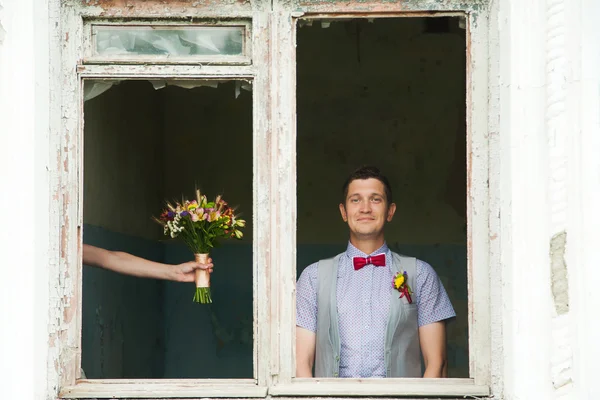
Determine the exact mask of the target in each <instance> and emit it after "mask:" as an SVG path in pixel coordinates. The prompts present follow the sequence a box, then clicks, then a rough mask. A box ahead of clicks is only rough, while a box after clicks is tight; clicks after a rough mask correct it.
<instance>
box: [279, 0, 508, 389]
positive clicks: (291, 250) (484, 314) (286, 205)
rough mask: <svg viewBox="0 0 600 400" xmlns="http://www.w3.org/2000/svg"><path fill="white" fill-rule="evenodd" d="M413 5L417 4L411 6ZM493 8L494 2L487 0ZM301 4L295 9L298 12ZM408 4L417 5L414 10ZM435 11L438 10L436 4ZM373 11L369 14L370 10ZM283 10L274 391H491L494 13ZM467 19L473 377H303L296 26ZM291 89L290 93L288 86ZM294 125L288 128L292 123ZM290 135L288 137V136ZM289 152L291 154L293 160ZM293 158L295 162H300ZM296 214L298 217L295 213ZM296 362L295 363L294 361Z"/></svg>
mask: <svg viewBox="0 0 600 400" xmlns="http://www.w3.org/2000/svg"><path fill="white" fill-rule="evenodd" d="M411 4H413V3H411ZM483 4H484V5H486V6H487V3H483ZM292 8H293V9H292ZM407 8H411V9H410V10H407ZM432 8H433V9H432ZM366 10H367V11H366ZM279 15H281V18H280V19H279V21H278V22H279V24H278V26H277V28H278V34H279V36H277V40H276V42H275V43H276V44H275V45H274V46H277V47H279V50H278V52H279V53H281V54H288V53H291V54H292V57H289V59H287V60H282V61H283V62H282V64H281V65H280V67H281V68H283V70H282V71H280V73H279V74H277V75H276V76H275V75H274V78H273V81H272V84H273V85H274V86H276V87H277V86H279V87H280V90H278V91H277V94H278V96H279V100H278V102H279V103H280V104H290V106H289V107H287V106H286V107H285V108H284V109H283V111H282V114H283V118H284V120H282V121H280V122H279V123H278V125H280V126H282V127H291V128H292V129H291V130H288V131H287V134H286V133H285V131H283V130H280V131H279V132H278V131H277V127H276V128H275V130H274V131H275V132H276V136H277V137H278V138H279V140H280V147H281V151H280V158H279V159H278V161H277V165H278V169H279V171H280V175H283V176H286V177H287V178H288V179H286V180H284V181H283V182H281V183H282V185H280V186H279V189H280V195H279V196H278V199H277V200H278V202H279V203H280V209H281V210H285V212H284V213H282V214H280V215H279V218H280V219H281V221H282V222H281V223H280V224H281V230H282V231H283V232H285V234H283V235H281V237H282V239H281V240H280V243H279V246H278V247H277V249H276V250H275V252H276V253H278V255H279V260H278V265H286V266H287V265H289V266H291V267H290V268H288V269H284V268H281V269H279V271H278V273H279V275H278V277H277V279H278V280H279V282H281V284H280V293H279V297H278V299H279V300H281V299H283V301H278V302H277V303H278V304H277V305H276V310H275V312H276V314H275V315H277V316H279V319H278V321H277V322H278V324H279V331H280V332H281V334H280V336H279V340H280V342H281V345H280V349H279V350H280V354H279V357H280V361H279V366H280V368H279V369H278V370H277V371H274V372H276V373H277V374H278V377H279V380H278V382H277V383H276V384H275V385H274V386H273V387H270V388H269V394H270V395H273V396H315V397H317V396H319V397H320V396H364V397H369V396H374V395H376V396H393V397H406V396H448V395H457V396H488V395H489V394H490V387H491V369H490V368H491V336H490V334H491V330H490V326H491V325H490V323H491V321H490V296H489V293H490V261H491V247H490V233H489V232H490V229H489V226H490V222H491V221H490V218H497V214H495V213H494V211H493V210H491V209H490V208H489V199H490V192H489V185H488V176H489V156H490V154H489V152H490V142H489V139H488V119H487V116H488V102H487V100H488V59H487V56H488V10H487V8H486V7H482V2H472V3H468V2H457V3H452V4H450V5H448V4H445V9H435V8H434V7H433V5H432V4H431V3H430V2H428V1H422V2H415V3H414V5H413V6H412V7H411V6H407V5H406V4H405V3H385V4H380V3H378V4H376V5H372V6H369V4H368V3H367V4H366V5H365V4H362V3H361V4H356V3H342V4H336V3H319V2H315V3H314V4H309V5H305V6H304V7H302V8H300V9H298V8H295V7H285V6H284V7H282V9H281V10H280V13H279ZM436 16H464V17H465V19H466V33H467V34H466V41H467V43H466V49H467V50H466V54H465V56H466V66H467V71H466V77H465V78H466V80H467V86H466V87H467V93H466V99H467V100H466V107H467V113H466V115H467V143H466V146H467V166H466V167H467V254H468V261H467V267H468V271H467V276H468V310H469V318H468V320H469V375H470V377H469V378H455V379H448V378H444V379H423V378H418V379H416V380H415V379H407V378H386V379H385V380H381V379H349V378H344V379H343V380H336V379H306V378H295V321H296V317H295V291H294V292H291V291H289V290H288V287H294V286H295V282H296V279H297V276H296V236H295V227H296V213H295V210H296V198H297V191H296V166H295V159H296V129H295V128H296V108H295V106H296V86H295V77H296V61H295V55H296V51H295V46H296V29H297V26H298V23H297V22H298V20H299V19H313V20H314V19H327V20H334V19H337V18H340V19H344V18H346V19H347V18H393V17H404V18H410V17H436ZM283 88H285V90H284V89H283ZM286 129H287V128H286ZM280 137H283V138H284V139H281V138H280ZM286 156H287V157H286ZM292 160H293V161H292ZM290 215H291V217H290ZM289 360H292V362H290V361H289Z"/></svg>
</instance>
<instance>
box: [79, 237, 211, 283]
mask: <svg viewBox="0 0 600 400" xmlns="http://www.w3.org/2000/svg"><path fill="white" fill-rule="evenodd" d="M83 264H84V265H91V266H93V267H100V268H105V269H108V270H111V271H114V272H118V273H121V274H126V275H132V276H137V277H139V278H153V279H165V280H171V281H176V282H194V280H195V270H196V269H199V268H200V269H207V270H208V271H209V272H212V268H213V264H212V259H210V258H209V259H208V264H200V263H197V262H195V261H189V262H186V263H183V264H179V265H172V264H162V263H158V262H154V261H150V260H146V259H145V258H140V257H136V256H134V255H132V254H129V253H124V252H122V251H109V250H105V249H101V248H99V247H95V246H91V245H89V244H84V245H83Z"/></svg>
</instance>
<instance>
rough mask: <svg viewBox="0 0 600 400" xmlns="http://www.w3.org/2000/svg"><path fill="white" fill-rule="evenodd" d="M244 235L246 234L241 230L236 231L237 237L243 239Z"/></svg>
mask: <svg viewBox="0 0 600 400" xmlns="http://www.w3.org/2000/svg"><path fill="white" fill-rule="evenodd" d="M242 236H244V234H243V233H242V232H241V231H237V230H236V231H235V237H236V238H238V239H241V238H242Z"/></svg>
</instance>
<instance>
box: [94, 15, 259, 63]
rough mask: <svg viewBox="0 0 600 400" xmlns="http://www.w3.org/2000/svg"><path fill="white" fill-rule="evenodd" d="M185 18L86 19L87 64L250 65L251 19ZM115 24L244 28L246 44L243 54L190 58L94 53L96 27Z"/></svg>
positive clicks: (129, 25)
mask: <svg viewBox="0 0 600 400" xmlns="http://www.w3.org/2000/svg"><path fill="white" fill-rule="evenodd" d="M201 21H202V20H200V21H196V22H193V21H183V20H175V21H172V20H156V19H155V20H154V21H152V22H144V21H139V20H111V19H96V18H95V19H90V20H86V21H84V33H83V44H84V58H83V63H84V64H138V65H139V64H143V63H148V64H183V65H250V64H251V63H252V23H251V22H250V21H249V20H248V19H226V18H223V19H219V20H217V21H208V22H201ZM95 26H112V27H115V28H126V27H142V26H143V27H146V26H151V27H159V28H165V27H172V28H179V27H217V26H224V27H243V28H244V45H243V54H242V55H238V56H233V55H191V56H187V57H182V56H179V57H174V56H171V57H165V56H152V55H144V56H131V55H120V56H101V55H94V41H95V39H94V27H95Z"/></svg>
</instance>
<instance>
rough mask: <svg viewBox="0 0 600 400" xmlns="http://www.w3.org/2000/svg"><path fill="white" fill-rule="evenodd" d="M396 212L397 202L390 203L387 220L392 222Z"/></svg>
mask: <svg viewBox="0 0 600 400" xmlns="http://www.w3.org/2000/svg"><path fill="white" fill-rule="evenodd" d="M395 212H396V203H392V204H390V206H389V207H388V210H387V222H391V221H392V218H394V213H395Z"/></svg>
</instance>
